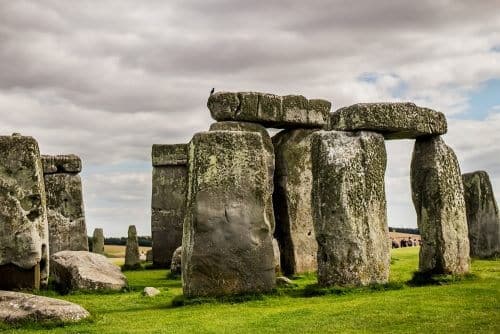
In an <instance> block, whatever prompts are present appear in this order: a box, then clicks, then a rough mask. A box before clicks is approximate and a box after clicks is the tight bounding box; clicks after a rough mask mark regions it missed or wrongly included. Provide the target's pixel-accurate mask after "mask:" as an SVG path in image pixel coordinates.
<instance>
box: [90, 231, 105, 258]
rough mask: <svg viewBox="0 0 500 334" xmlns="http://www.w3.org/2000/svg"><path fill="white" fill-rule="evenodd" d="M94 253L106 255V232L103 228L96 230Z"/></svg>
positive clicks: (93, 240)
mask: <svg viewBox="0 0 500 334" xmlns="http://www.w3.org/2000/svg"><path fill="white" fill-rule="evenodd" d="M92 252H93V253H97V254H104V232H103V230H102V228H96V229H95V230H94V234H93V236H92Z"/></svg>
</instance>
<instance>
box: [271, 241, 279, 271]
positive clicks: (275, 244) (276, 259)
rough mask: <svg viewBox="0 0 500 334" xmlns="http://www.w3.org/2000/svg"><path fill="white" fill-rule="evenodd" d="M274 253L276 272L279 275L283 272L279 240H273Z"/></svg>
mask: <svg viewBox="0 0 500 334" xmlns="http://www.w3.org/2000/svg"><path fill="white" fill-rule="evenodd" d="M273 252H274V271H275V272H276V273H277V274H278V273H280V272H281V255H280V246H279V245H278V240H276V239H273Z"/></svg>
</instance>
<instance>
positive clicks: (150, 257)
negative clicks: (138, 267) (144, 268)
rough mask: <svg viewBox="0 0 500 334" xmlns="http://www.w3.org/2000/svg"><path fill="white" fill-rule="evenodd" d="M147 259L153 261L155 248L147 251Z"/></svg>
mask: <svg viewBox="0 0 500 334" xmlns="http://www.w3.org/2000/svg"><path fill="white" fill-rule="evenodd" d="M146 261H147V262H153V250H152V249H150V250H148V251H147V252H146Z"/></svg>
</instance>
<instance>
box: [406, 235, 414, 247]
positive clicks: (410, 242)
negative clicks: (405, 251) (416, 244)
mask: <svg viewBox="0 0 500 334" xmlns="http://www.w3.org/2000/svg"><path fill="white" fill-rule="evenodd" d="M406 245H407V246H408V247H413V242H412V241H411V237H408V241H406Z"/></svg>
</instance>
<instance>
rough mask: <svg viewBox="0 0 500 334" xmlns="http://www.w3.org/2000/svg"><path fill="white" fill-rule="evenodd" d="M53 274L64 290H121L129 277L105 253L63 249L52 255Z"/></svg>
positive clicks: (60, 287) (56, 282) (57, 284)
mask: <svg viewBox="0 0 500 334" xmlns="http://www.w3.org/2000/svg"><path fill="white" fill-rule="evenodd" d="M50 259H51V261H52V269H51V275H52V278H53V280H54V283H55V284H56V286H57V287H58V288H59V289H61V290H62V291H64V292H67V291H71V290H121V289H123V288H125V287H126V286H127V279H126V278H125V276H124V275H123V274H122V272H121V270H120V268H119V267H118V266H116V265H114V264H113V263H111V262H110V261H109V260H108V259H107V258H106V257H105V256H104V255H101V254H96V253H89V252H85V251H62V252H59V253H56V254H54V255H52V256H51V258H50Z"/></svg>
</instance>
